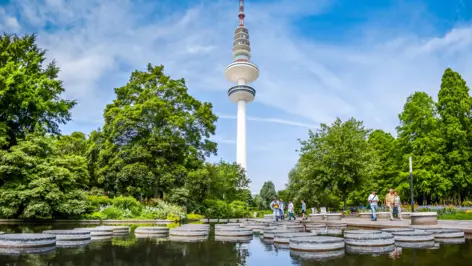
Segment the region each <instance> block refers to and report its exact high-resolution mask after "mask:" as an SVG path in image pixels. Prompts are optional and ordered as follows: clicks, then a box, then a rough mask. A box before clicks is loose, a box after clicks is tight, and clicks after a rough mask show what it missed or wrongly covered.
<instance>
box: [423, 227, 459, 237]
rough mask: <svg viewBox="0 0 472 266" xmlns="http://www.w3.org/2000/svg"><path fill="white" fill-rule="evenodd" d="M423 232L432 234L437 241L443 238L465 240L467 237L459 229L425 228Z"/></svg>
mask: <svg viewBox="0 0 472 266" xmlns="http://www.w3.org/2000/svg"><path fill="white" fill-rule="evenodd" d="M423 230H424V231H426V232H430V233H432V234H433V236H434V238H435V239H436V240H437V239H441V238H464V237H465V234H464V231H461V230H459V229H441V228H431V229H429V228H425V229H423Z"/></svg>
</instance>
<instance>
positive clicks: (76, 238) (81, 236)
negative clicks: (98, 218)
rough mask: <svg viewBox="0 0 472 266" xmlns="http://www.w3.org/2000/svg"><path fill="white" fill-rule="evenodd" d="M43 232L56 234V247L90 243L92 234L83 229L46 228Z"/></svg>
mask: <svg viewBox="0 0 472 266" xmlns="http://www.w3.org/2000/svg"><path fill="white" fill-rule="evenodd" d="M43 234H48V235H54V236H56V246H57V247H79V246H85V245H88V244H90V241H91V238H92V236H91V235H90V232H89V231H83V230H46V231H43Z"/></svg>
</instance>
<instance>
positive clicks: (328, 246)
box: [289, 236, 344, 252]
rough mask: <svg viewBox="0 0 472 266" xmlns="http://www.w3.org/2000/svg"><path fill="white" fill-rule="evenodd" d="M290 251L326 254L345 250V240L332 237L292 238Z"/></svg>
mask: <svg viewBox="0 0 472 266" xmlns="http://www.w3.org/2000/svg"><path fill="white" fill-rule="evenodd" d="M289 246H290V250H295V251H310V252H325V251H331V250H339V249H342V250H344V239H343V238H341V237H332V236H305V237H296V238H292V239H290V241H289Z"/></svg>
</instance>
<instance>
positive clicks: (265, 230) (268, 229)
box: [259, 226, 281, 235]
mask: <svg viewBox="0 0 472 266" xmlns="http://www.w3.org/2000/svg"><path fill="white" fill-rule="evenodd" d="M280 229H281V228H280V227H276V226H270V227H267V228H264V229H262V230H260V232H259V233H260V234H261V235H264V233H265V232H270V231H274V230H280Z"/></svg>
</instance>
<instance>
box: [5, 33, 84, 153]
mask: <svg viewBox="0 0 472 266" xmlns="http://www.w3.org/2000/svg"><path fill="white" fill-rule="evenodd" d="M45 60H46V51H45V50H43V49H40V48H39V47H38V46H37V45H36V37H35V35H25V36H22V37H20V36H17V35H15V34H12V35H10V34H3V35H0V106H1V108H0V147H2V148H3V149H8V148H10V147H12V146H14V145H16V144H17V143H18V139H23V138H24V137H25V134H26V132H31V131H33V130H34V129H35V127H36V125H37V124H39V125H40V126H41V127H43V128H44V129H45V130H46V132H48V133H52V134H59V133H60V130H59V125H60V124H64V123H66V122H67V121H69V120H70V118H71V117H70V109H71V108H72V107H73V106H74V105H75V104H76V102H75V101H68V100H64V99H61V97H60V95H61V94H62V93H63V92H64V88H63V86H62V81H60V80H59V79H58V78H57V77H58V73H59V68H58V67H57V66H56V64H55V62H54V61H52V62H51V63H49V64H45Z"/></svg>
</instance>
